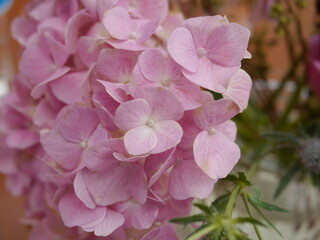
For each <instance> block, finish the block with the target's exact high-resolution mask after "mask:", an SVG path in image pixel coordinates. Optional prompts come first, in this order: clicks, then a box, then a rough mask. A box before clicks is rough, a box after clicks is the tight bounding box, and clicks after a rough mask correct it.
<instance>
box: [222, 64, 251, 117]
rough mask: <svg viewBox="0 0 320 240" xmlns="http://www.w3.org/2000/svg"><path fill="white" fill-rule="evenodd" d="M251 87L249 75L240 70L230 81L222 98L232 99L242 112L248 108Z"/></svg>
mask: <svg viewBox="0 0 320 240" xmlns="http://www.w3.org/2000/svg"><path fill="white" fill-rule="evenodd" d="M251 86H252V81H251V78H250V76H249V74H247V73H246V72H245V71H243V70H242V69H240V70H238V71H237V72H236V73H235V74H234V75H233V76H232V78H231V79H230V82H229V85H228V88H227V90H226V91H225V92H224V93H223V96H224V97H226V98H230V99H232V100H233V101H234V102H235V104H237V105H238V107H239V109H240V112H242V111H243V110H244V109H246V108H247V106H248V101H249V97H250V89H251Z"/></svg>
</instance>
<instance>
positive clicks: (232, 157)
mask: <svg viewBox="0 0 320 240" xmlns="http://www.w3.org/2000/svg"><path fill="white" fill-rule="evenodd" d="M238 112H239V109H238V107H237V106H236V105H235V104H234V103H233V102H232V101H231V100H228V99H220V100H217V101H212V102H208V103H206V104H204V105H203V106H202V107H200V108H199V109H197V110H196V112H195V116H194V118H195V123H196V125H197V126H198V127H199V128H200V129H201V130H202V131H201V132H200V133H199V134H198V135H197V136H196V138H195V140H194V144H193V152H194V158H195V161H196V163H197V165H198V166H199V167H200V168H201V169H202V171H204V172H205V173H206V174H207V175H208V176H209V177H210V178H212V179H217V178H224V177H226V176H227V175H228V174H229V173H230V171H231V170H232V169H233V167H234V165H235V164H236V163H237V162H238V160H239V158H240V150H239V147H238V145H237V144H235V143H234V142H233V141H234V139H231V137H232V138H234V136H235V135H234V133H233V132H234V131H232V130H234V129H231V131H230V129H229V126H228V125H225V123H226V122H227V120H229V119H230V118H232V117H233V116H234V115H236V114H237V113H238ZM226 127H227V129H225V128H226ZM230 136H231V137H230Z"/></svg>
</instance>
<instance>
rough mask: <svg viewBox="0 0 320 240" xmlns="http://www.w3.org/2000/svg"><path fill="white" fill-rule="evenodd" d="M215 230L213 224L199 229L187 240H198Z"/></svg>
mask: <svg viewBox="0 0 320 240" xmlns="http://www.w3.org/2000/svg"><path fill="white" fill-rule="evenodd" d="M214 230H215V226H214V225H213V224H207V225H203V226H201V227H199V228H198V229H197V230H196V231H194V232H193V233H191V234H190V235H189V236H188V237H187V238H186V240H198V239H199V238H201V237H202V236H205V235H207V234H208V233H209V232H212V231H214Z"/></svg>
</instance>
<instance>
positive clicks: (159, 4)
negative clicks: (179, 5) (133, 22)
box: [137, 0, 169, 20]
mask: <svg viewBox="0 0 320 240" xmlns="http://www.w3.org/2000/svg"><path fill="white" fill-rule="evenodd" d="M137 8H138V11H139V12H140V13H141V14H142V16H144V17H145V18H158V19H161V20H163V19H164V18H165V17H166V16H167V13H168V9H169V6H168V1H167V0H158V1H153V0H145V1H140V2H138V6H137Z"/></svg>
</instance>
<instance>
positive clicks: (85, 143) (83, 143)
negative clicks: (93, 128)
mask: <svg viewBox="0 0 320 240" xmlns="http://www.w3.org/2000/svg"><path fill="white" fill-rule="evenodd" d="M87 146H88V143H87V141H82V142H81V143H80V147H82V148H86V147H87Z"/></svg>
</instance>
